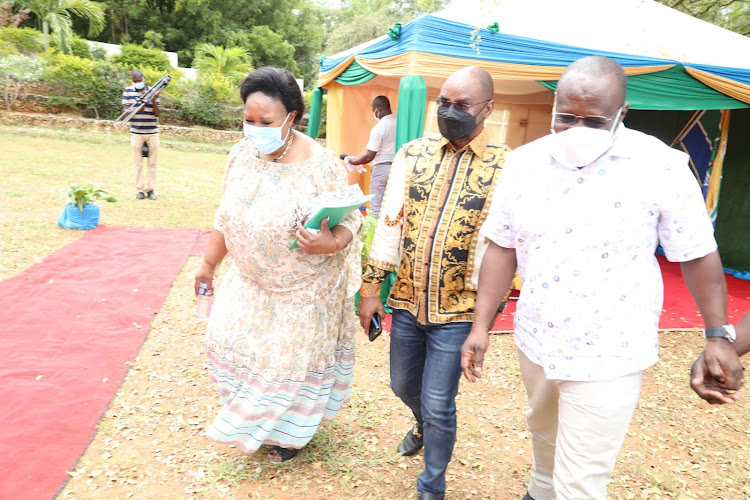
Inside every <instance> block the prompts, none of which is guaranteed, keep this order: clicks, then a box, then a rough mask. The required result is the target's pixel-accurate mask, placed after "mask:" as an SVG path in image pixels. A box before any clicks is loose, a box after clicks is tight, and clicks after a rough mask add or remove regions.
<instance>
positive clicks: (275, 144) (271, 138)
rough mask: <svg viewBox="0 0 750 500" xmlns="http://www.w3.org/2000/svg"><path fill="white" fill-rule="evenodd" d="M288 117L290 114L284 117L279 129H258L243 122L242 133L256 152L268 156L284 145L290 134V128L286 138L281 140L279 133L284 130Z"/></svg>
mask: <svg viewBox="0 0 750 500" xmlns="http://www.w3.org/2000/svg"><path fill="white" fill-rule="evenodd" d="M289 115H291V113H288V114H287V115H286V118H284V123H282V124H281V126H280V127H258V126H256V125H249V124H247V123H244V122H243V124H242V132H243V133H244V134H245V137H247V138H248V140H249V141H250V142H251V143H252V144H253V146H255V148H256V149H257V150H258V151H260V152H261V153H263V154H265V155H270V154H271V153H273V152H274V151H276V150H278V149H281V146H283V145H284V143H286V140H287V139H288V138H289V134H290V133H291V132H292V129H291V127H290V128H289V132H288V133H287V134H286V137H284V138H283V139H282V138H281V131H282V130H283V129H284V125H286V121H287V120H288V119H289Z"/></svg>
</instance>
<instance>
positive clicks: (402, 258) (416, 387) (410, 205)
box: [359, 66, 506, 500]
mask: <svg viewBox="0 0 750 500" xmlns="http://www.w3.org/2000/svg"><path fill="white" fill-rule="evenodd" d="M493 95H494V85H493V82H492V78H491V77H490V75H489V73H487V71H485V70H484V69H482V68H479V67H476V66H469V67H465V68H462V69H460V70H458V71H456V72H455V73H453V74H452V75H451V76H450V77H449V78H448V79H447V80H446V82H445V84H444V85H443V87H442V89H441V91H440V96H439V97H438V98H437V102H438V126H439V128H440V133H441V135H442V137H424V138H421V139H416V140H414V141H412V142H409V143H408V144H405V145H404V146H403V147H402V148H401V149H400V150H399V152H398V153H397V155H396V157H395V158H394V160H393V165H392V166H391V172H390V177H389V179H388V186H387V187H386V191H385V196H384V198H383V203H382V205H381V208H380V212H381V213H380V218H379V222H378V227H377V230H376V232H375V237H374V240H373V243H372V248H371V250H370V254H369V259H368V261H367V268H366V270H365V273H364V276H363V278H362V280H363V284H362V289H361V290H360V295H361V299H360V302H359V315H360V321H361V322H362V325H363V327H364V328H365V331H367V329H368V326H369V323H370V319H371V317H372V316H373V314H374V313H376V312H377V313H379V314H380V315H381V317H382V316H383V315H384V311H383V306H382V304H381V302H380V299H379V296H380V286H381V284H382V283H383V281H384V280H385V277H386V275H387V274H388V273H389V272H391V271H393V270H394V269H396V270H397V277H396V282H395V284H394V286H393V288H392V289H391V293H390V296H389V298H388V305H390V306H391V307H392V308H393V324H392V327H391V350H390V367H391V368H390V369H391V388H392V389H393V392H394V393H395V394H396V395H397V396H398V397H399V398H401V400H402V401H403V402H404V403H405V404H406V406H408V407H409V409H410V410H411V411H412V413H413V414H414V417H415V419H416V424H415V425H414V428H413V429H411V430H410V431H409V432H408V433H407V434H406V436H405V437H404V440H403V441H402V443H401V445H400V446H399V452H400V453H402V454H403V455H413V454H415V453H417V452H418V451H419V450H420V449H421V448H422V446H424V462H425V470H424V472H422V474H421V475H420V476H419V479H418V480H417V491H418V496H419V498H420V499H423V500H431V499H440V498H443V496H444V495H445V472H446V469H447V467H448V463H449V462H450V460H451V455H452V454H453V445H454V442H455V440H456V402H455V398H456V394H457V393H458V382H459V379H460V376H461V345H462V344H463V342H464V340H466V337H467V335H468V334H469V331H470V329H471V322H472V321H473V319H474V305H475V299H476V290H477V279H478V273H479V266H480V264H481V261H482V257H483V256H484V252H485V251H486V249H487V246H488V243H487V242H485V241H484V238H483V237H482V238H480V236H479V228H480V226H481V224H482V222H484V220H485V218H486V216H487V211H488V209H489V205H490V203H489V202H490V199H491V196H492V192H493V190H494V187H495V183H496V182H497V179H498V177H499V176H500V170H501V169H502V166H503V161H504V158H505V153H506V147H505V145H503V144H490V143H489V138H488V136H487V132H486V131H485V130H484V123H485V120H486V119H487V118H488V117H489V116H490V114H491V113H492V110H493V109H494V102H493Z"/></svg>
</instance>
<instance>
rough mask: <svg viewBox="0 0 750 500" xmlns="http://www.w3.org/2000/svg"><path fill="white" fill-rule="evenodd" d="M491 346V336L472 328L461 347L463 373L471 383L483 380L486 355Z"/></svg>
mask: <svg viewBox="0 0 750 500" xmlns="http://www.w3.org/2000/svg"><path fill="white" fill-rule="evenodd" d="M489 346H490V334H489V333H488V332H486V331H482V330H478V329H474V328H472V330H471V333H469V336H468V337H466V340H465V341H464V345H463V346H461V371H463V373H464V377H466V380H468V381H469V382H476V381H477V379H478V378H482V365H483V363H484V354H485V353H486V352H487V348H488V347H489Z"/></svg>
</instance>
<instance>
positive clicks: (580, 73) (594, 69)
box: [557, 56, 628, 105]
mask: <svg viewBox="0 0 750 500" xmlns="http://www.w3.org/2000/svg"><path fill="white" fill-rule="evenodd" d="M605 77H611V78H612V79H613V81H614V85H613V88H611V89H610V91H611V92H612V94H613V97H617V99H616V100H617V101H619V105H622V104H623V103H624V102H625V94H626V91H627V85H628V84H627V78H626V77H625V71H624V70H623V69H622V66H620V65H619V64H618V63H617V62H615V61H613V60H612V59H610V58H609V57H604V56H588V57H582V58H581V59H578V60H577V61H574V62H573V63H572V64H570V66H568V67H567V68H566V69H565V72H564V73H563V74H562V76H561V77H560V80H559V81H558V82H557V92H558V93H559V92H560V91H561V90H567V88H568V87H571V86H575V87H578V86H580V85H581V84H582V83H583V82H585V81H586V80H591V79H601V78H605Z"/></svg>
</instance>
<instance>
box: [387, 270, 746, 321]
mask: <svg viewBox="0 0 750 500" xmlns="http://www.w3.org/2000/svg"><path fill="white" fill-rule="evenodd" d="M658 259H659V265H660V266H661V274H662V279H663V280H664V305H663V310H662V313H661V318H660V319H659V328H660V329H678V328H680V329H685V328H703V319H702V318H701V315H700V312H699V311H698V308H697V307H696V305H695V302H694V301H693V297H691V296H690V292H689V291H688V289H687V287H686V286H685V282H684V281H683V280H682V273H681V272H680V264H678V263H675V262H669V261H668V260H667V259H665V258H664V257H661V256H659V257H658ZM725 277H726V280H727V291H728V295H729V306H728V312H729V321H730V323H732V324H737V322H738V321H739V320H740V319H741V318H742V315H743V314H744V313H745V311H748V310H750V281H747V280H741V279H739V278H735V277H734V276H731V275H729V274H725ZM515 313H516V302H515V301H510V302H509V303H508V307H506V308H505V311H503V314H501V315H499V316H498V317H497V320H495V324H494V326H493V327H492V331H493V332H498V333H500V332H506V333H507V332H512V331H513V316H514V315H515ZM383 324H384V329H385V330H388V331H390V329H391V316H390V314H388V315H387V316H386V318H385V321H383Z"/></svg>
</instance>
